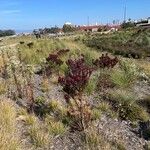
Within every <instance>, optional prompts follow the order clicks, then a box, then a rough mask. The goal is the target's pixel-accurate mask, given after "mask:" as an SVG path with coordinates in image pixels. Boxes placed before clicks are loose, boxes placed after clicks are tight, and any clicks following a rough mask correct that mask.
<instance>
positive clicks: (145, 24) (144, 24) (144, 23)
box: [136, 17, 150, 28]
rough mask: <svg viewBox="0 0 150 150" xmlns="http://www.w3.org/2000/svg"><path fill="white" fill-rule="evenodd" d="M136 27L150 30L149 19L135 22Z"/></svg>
mask: <svg viewBox="0 0 150 150" xmlns="http://www.w3.org/2000/svg"><path fill="white" fill-rule="evenodd" d="M136 26H137V27H144V28H150V17H149V18H147V19H142V20H140V21H137V22H136Z"/></svg>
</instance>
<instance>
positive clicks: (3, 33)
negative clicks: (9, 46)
mask: <svg viewBox="0 0 150 150" xmlns="http://www.w3.org/2000/svg"><path fill="white" fill-rule="evenodd" d="M11 35H15V31H14V30H0V37H3V36H11Z"/></svg>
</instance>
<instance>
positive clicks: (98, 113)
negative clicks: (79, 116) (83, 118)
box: [91, 108, 101, 120]
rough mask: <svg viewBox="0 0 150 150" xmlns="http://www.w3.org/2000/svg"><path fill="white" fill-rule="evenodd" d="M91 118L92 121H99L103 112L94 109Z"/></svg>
mask: <svg viewBox="0 0 150 150" xmlns="http://www.w3.org/2000/svg"><path fill="white" fill-rule="evenodd" d="M91 117H92V120H97V119H100V117H101V111H100V110H98V109H96V108H94V109H93V110H92V112H91Z"/></svg>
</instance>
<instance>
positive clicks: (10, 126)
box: [0, 100, 21, 150]
mask: <svg viewBox="0 0 150 150" xmlns="http://www.w3.org/2000/svg"><path fill="white" fill-rule="evenodd" d="M0 149H1V150H19V149H21V143H20V139H19V134H18V133H17V121H16V110H15V108H14V106H13V104H12V103H10V102H8V101H7V100H3V101H2V100H1V101H0Z"/></svg>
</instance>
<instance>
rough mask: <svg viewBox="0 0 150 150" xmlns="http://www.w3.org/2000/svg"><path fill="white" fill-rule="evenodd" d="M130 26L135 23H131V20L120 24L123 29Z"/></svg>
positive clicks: (133, 25)
mask: <svg viewBox="0 0 150 150" xmlns="http://www.w3.org/2000/svg"><path fill="white" fill-rule="evenodd" d="M132 27H135V23H132V22H123V23H122V24H121V28H123V29H127V28H132Z"/></svg>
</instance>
